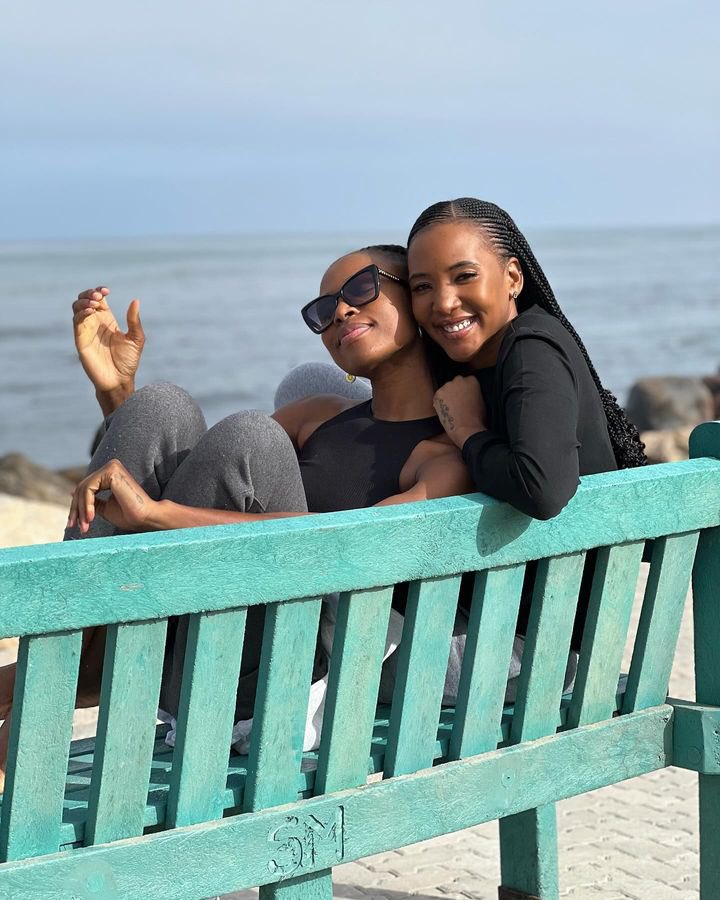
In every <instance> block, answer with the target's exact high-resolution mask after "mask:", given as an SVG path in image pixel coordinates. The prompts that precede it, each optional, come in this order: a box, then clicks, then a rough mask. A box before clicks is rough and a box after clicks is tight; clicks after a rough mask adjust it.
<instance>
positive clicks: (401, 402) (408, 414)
mask: <svg viewBox="0 0 720 900" xmlns="http://www.w3.org/2000/svg"><path fill="white" fill-rule="evenodd" d="M369 377H370V382H371V384H372V392H373V397H372V408H373V415H374V416H375V417H376V418H378V419H387V420H388V421H391V422H403V421H409V420H411V419H425V418H427V417H428V416H434V415H435V409H434V408H433V394H434V393H435V386H434V384H433V379H432V375H431V374H430V367H429V366H428V363H427V359H426V357H425V349H424V348H423V346H422V344H421V343H420V341H418V342H417V344H416V345H414V346H413V347H410V348H407V350H406V351H400V352H399V353H396V354H395V356H393V358H392V359H391V360H387V361H386V362H384V363H381V364H380V365H379V366H378V367H377V369H376V370H375V371H374V372H372V373H370V376H369Z"/></svg>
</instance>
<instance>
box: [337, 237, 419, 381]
mask: <svg viewBox="0 0 720 900" xmlns="http://www.w3.org/2000/svg"><path fill="white" fill-rule="evenodd" d="M372 263H375V264H376V265H377V266H379V267H380V268H381V269H384V270H385V271H387V272H391V273H392V274H394V275H397V276H399V277H400V278H403V279H405V278H406V277H407V273H406V272H405V271H402V269H401V267H400V266H399V265H398V263H397V261H395V260H393V259H391V258H390V257H386V256H384V255H380V254H374V253H370V252H368V251H364V250H362V251H359V252H357V253H350V254H348V255H347V256H343V257H341V258H340V259H338V260H337V261H336V262H334V263H333V264H332V265H331V266H330V268H329V269H328V270H327V272H326V273H325V274H324V275H323V279H322V281H321V282H320V294H334V293H335V292H336V291H339V290H340V288H341V287H342V286H343V285H344V284H345V282H346V281H347V280H348V278H350V277H351V276H352V275H354V274H355V273H356V272H359V271H360V270H361V269H364V268H365V267H366V266H369V265H371V264H372ZM321 336H322V341H323V344H325V346H326V348H327V350H328V352H329V353H330V356H332V358H333V360H334V361H335V363H336V364H337V365H338V366H340V368H341V369H344V370H345V371H346V372H351V373H352V374H353V375H363V376H365V377H372V374H373V372H374V371H375V369H376V368H377V366H378V365H379V364H382V363H383V362H385V361H387V360H390V359H392V358H393V357H394V356H395V355H396V354H398V353H399V352H400V351H403V350H406V349H408V348H410V347H415V346H416V345H418V344H419V341H420V338H419V334H418V329H417V323H416V322H415V320H414V319H413V316H412V311H411V308H410V300H409V297H408V291H407V288H406V287H405V286H404V285H402V284H399V283H398V282H396V281H392V280H390V279H389V278H385V277H383V276H382V275H381V276H380V294H379V296H378V298H377V299H376V300H373V301H371V302H370V303H367V304H365V305H363V306H359V307H355V306H352V305H350V304H348V303H347V302H346V301H345V300H343V299H342V298H341V299H340V300H339V301H338V304H337V307H336V309H335V317H334V319H333V321H332V324H331V325H330V326H329V327H328V328H327V329H326V330H325V331H323V333H322V335H321Z"/></svg>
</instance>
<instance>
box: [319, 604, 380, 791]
mask: <svg viewBox="0 0 720 900" xmlns="http://www.w3.org/2000/svg"><path fill="white" fill-rule="evenodd" d="M392 595H393V589H392V588H391V587H386V588H379V589H378V590H375V591H355V592H349V593H345V594H341V595H340V599H339V601H338V607H337V620H336V624H335V634H334V637H333V643H332V654H331V657H330V672H329V680H328V690H327V697H326V700H325V718H324V721H323V731H322V740H321V743H320V753H319V756H318V767H317V774H316V776H315V793H316V794H324V793H328V792H329V791H336V790H340V789H341V788H347V787H355V785H358V784H364V783H365V780H366V778H367V774H368V758H369V756H370V742H371V739H372V731H373V723H374V720H375V709H376V705H377V698H378V688H379V684H380V672H381V668H382V658H383V655H384V651H385V639H386V636H387V629H388V620H389V617H390V608H391V604H392Z"/></svg>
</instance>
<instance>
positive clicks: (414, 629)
mask: <svg viewBox="0 0 720 900" xmlns="http://www.w3.org/2000/svg"><path fill="white" fill-rule="evenodd" d="M459 590H460V576H459V575H450V576H446V577H444V578H429V579H427V580H424V581H414V582H412V583H411V584H410V586H409V588H408V598H407V604H406V609H405V622H404V624H403V632H402V640H401V642H400V646H399V647H398V649H397V650H396V653H397V655H398V656H397V674H396V676H395V688H394V692H393V701H392V708H391V711H390V723H389V728H388V740H387V751H386V753H385V764H384V766H383V769H384V773H385V777H386V778H389V777H390V776H393V775H404V774H405V773H406V772H416V771H417V770H418V769H424V768H427V767H428V766H431V765H432V762H433V756H434V750H435V742H436V740H437V729H438V719H439V715H440V707H441V705H442V698H443V690H444V687H445V673H446V670H447V665H448V657H449V655H450V640H451V638H452V632H453V626H454V623H455V610H456V608H457V601H458V593H459Z"/></svg>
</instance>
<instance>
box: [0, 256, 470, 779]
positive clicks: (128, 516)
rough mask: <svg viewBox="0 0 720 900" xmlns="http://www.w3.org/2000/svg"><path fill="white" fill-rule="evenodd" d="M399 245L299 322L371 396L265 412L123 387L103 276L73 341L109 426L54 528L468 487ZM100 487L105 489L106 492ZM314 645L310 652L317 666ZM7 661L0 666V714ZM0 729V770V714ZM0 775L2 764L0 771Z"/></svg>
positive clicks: (134, 314) (130, 362) (174, 632)
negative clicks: (439, 409) (209, 419)
mask: <svg viewBox="0 0 720 900" xmlns="http://www.w3.org/2000/svg"><path fill="white" fill-rule="evenodd" d="M406 275H407V273H406V257H405V250H404V248H401V247H395V246H378V247H369V248H366V249H364V250H362V251H358V252H355V253H351V254H349V255H347V256H345V257H342V258H341V259H339V260H337V261H336V262H335V263H333V264H332V265H331V266H330V268H329V269H328V270H327V272H326V273H325V275H324V276H323V279H322V283H321V285H320V296H319V297H318V298H317V299H315V300H313V301H312V302H310V303H308V304H307V305H306V306H305V307H304V308H303V309H302V316H303V319H304V320H305V322H306V324H307V325H308V326H309V327H310V328H311V329H312V330H313V331H314V332H315V333H316V334H320V335H321V339H322V341H323V343H324V345H325V347H326V348H327V349H328V351H329V353H330V355H331V357H332V358H333V360H334V361H335V363H336V364H337V365H338V366H340V367H341V368H342V369H344V370H345V371H346V372H349V373H352V374H353V375H361V376H365V377H366V378H368V379H369V380H370V382H371V385H372V400H368V401H365V402H360V403H358V401H357V400H353V399H349V398H347V397H339V396H334V395H324V396H312V397H308V398H305V399H303V400H300V401H297V402H295V403H290V404H288V405H286V406H284V407H283V408H281V409H279V410H277V411H276V413H274V415H273V417H269V416H265V415H264V414H262V413H259V412H241V413H237V414H235V415H233V416H229V417H227V418H226V419H224V420H223V421H221V422H219V423H218V424H217V425H215V426H213V427H212V428H210V429H209V430H208V429H207V428H206V426H205V422H204V419H203V416H202V413H201V412H200V410H199V408H198V407H197V405H196V404H195V402H194V401H193V400H192V398H191V397H190V396H189V395H188V394H187V393H186V392H185V391H183V390H181V389H180V388H177V387H175V386H173V385H149V386H147V387H144V388H142V389H140V390H139V391H137V392H136V391H135V388H134V377H135V372H136V370H137V366H138V363H139V360H140V356H141V353H142V348H143V344H144V334H143V331H142V326H141V324H140V319H139V311H138V303H137V301H133V303H132V304H131V306H130V308H129V310H128V332H127V333H126V334H123V333H122V332H121V331H120V330H119V328H118V326H117V323H116V322H115V319H114V318H113V316H112V313H111V311H110V309H109V307H108V304H107V300H106V297H107V294H108V291H107V289H105V288H100V289H97V290H94V291H93V290H91V291H85V292H83V293H81V294H80V295H79V297H78V300H77V301H76V302H75V304H73V312H74V327H75V340H76V346H77V349H78V353H79V356H80V359H81V362H82V365H83V367H84V369H85V371H86V373H87V374H88V376H89V377H90V380H91V381H92V382H93V384H94V385H95V388H96V393H97V398H98V402H99V404H100V407H101V409H102V411H103V413H104V414H105V416H106V431H105V434H104V436H103V438H102V440H101V441H100V443H99V445H98V447H97V448H96V450H95V453H94V454H93V458H92V461H91V463H90V466H89V474H88V476H87V477H86V478H85V479H84V480H83V481H82V482H81V483H80V484H79V485H78V487H77V489H76V490H75V492H74V494H73V498H72V503H71V508H70V514H69V518H68V528H67V531H66V534H65V539H66V540H73V539H78V538H83V537H102V536H105V535H109V534H120V533H127V532H138V531H150V530H166V529H173V528H189V527H193V526H202V525H214V524H232V523H241V522H253V521H258V520H262V519H274V518H282V517H288V516H298V515H306V514H308V512H326V511H333V510H339V509H352V508H359V507H364V506H371V505H378V506H383V505H388V504H394V503H404V502H410V501H415V500H424V499H430V498H433V497H441V496H449V495H451V494H458V493H464V492H466V491H467V490H468V489H469V488H470V479H469V476H468V473H467V470H466V468H465V466H464V464H463V462H462V459H461V457H460V454H459V452H458V451H457V449H456V448H455V446H454V445H453V443H452V442H451V441H450V440H449V439H448V438H447V437H446V436H445V434H444V432H443V428H442V425H441V424H440V422H439V420H438V419H437V417H436V415H435V412H434V409H433V392H434V389H435V388H434V383H433V380H432V377H431V375H430V370H429V367H428V364H427V360H426V357H425V349H424V345H423V342H422V339H421V336H420V334H419V332H418V328H417V324H416V323H415V321H414V319H413V317H412V311H411V306H410V297H409V293H408V289H407V281H406ZM102 491H107V492H109V494H108V495H106V497H105V498H104V499H101V497H98V496H97V495H98V493H99V492H102ZM263 616H264V612H263V610H262V608H260V607H252V608H251V609H250V610H249V614H248V622H247V627H246V638H245V643H244V647H243V657H242V664H241V677H240V684H239V689H238V696H237V706H236V721H239V720H247V719H249V718H251V717H252V708H253V703H254V695H255V688H256V679H257V669H258V665H259V655H260V647H261V643H262V630H263ZM187 624H188V621H187V617H184V618H181V619H179V620H176V621H173V622H171V625H170V629H169V631H170V644H169V646H170V647H171V648H172V650H171V652H170V653H168V654H167V657H166V668H165V673H164V676H163V688H162V694H161V706H162V708H163V709H165V710H167V711H168V712H169V713H171V714H173V715H174V714H175V713H176V712H177V708H178V703H179V694H180V682H181V675H182V666H183V660H184V647H185V640H186V634H187ZM104 640H105V633H104V629H102V628H96V629H88V630H87V631H86V632H85V634H84V636H83V651H82V657H81V668H80V679H79V690H78V705H83V706H92V705H95V704H96V703H97V700H98V695H99V687H100V674H101V671H102V657H103V652H104ZM325 667H326V658H325V657H324V656H323V655H322V653H319V654H318V660H317V665H316V671H315V679H318V678H321V677H322V675H323V674H324V670H325ZM13 685H14V666H13V667H5V669H4V670H2V671H1V672H0V715H2V714H3V712H4V713H5V714H8V713H9V711H10V706H11V703H12V690H13ZM8 722H9V720H7V719H6V724H5V726H4V727H3V728H2V730H0V767H2V763H3V760H4V759H5V758H6V754H7V735H8V732H9V729H8V727H7V725H8ZM0 774H1V773H0Z"/></svg>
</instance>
